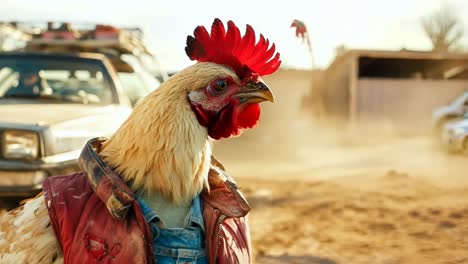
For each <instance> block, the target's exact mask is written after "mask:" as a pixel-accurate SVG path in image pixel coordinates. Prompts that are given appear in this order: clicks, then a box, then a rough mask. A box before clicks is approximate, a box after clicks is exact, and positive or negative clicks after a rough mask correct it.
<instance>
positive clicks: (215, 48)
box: [185, 18, 281, 79]
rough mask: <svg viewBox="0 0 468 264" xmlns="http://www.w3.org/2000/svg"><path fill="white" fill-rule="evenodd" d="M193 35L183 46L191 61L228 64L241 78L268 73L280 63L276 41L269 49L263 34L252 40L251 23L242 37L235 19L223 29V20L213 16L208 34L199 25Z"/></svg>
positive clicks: (253, 34) (253, 35) (253, 37)
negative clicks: (256, 40)
mask: <svg viewBox="0 0 468 264" xmlns="http://www.w3.org/2000/svg"><path fill="white" fill-rule="evenodd" d="M193 35H194V37H192V36H187V46H186V47H185V52H187V55H188V56H189V58H190V59H191V60H197V61H199V62H214V63H218V64H223V65H226V66H229V67H231V68H232V69H233V70H234V71H235V72H236V73H237V75H238V76H239V78H241V79H245V78H251V77H253V76H263V75H267V74H271V73H273V72H275V71H276V70H277V69H278V67H279V66H280V64H281V61H280V60H279V57H280V54H279V53H276V55H275V44H273V45H272V46H271V47H270V48H268V47H269V45H270V43H269V41H268V39H265V38H264V37H263V35H260V39H259V41H258V42H257V43H255V31H254V30H253V28H252V27H251V26H250V25H247V28H246V31H245V35H244V36H243V37H241V34H240V31H239V28H238V27H237V26H236V25H235V24H234V22H232V21H231V20H229V22H228V29H227V32H226V31H225V29H224V25H223V22H221V20H219V19H218V18H216V19H215V20H214V22H213V25H212V26H211V34H209V33H208V31H207V30H206V28H205V27H204V26H198V27H197V28H196V29H195V31H194V32H193ZM273 55H274V57H273ZM272 57H273V58H272Z"/></svg>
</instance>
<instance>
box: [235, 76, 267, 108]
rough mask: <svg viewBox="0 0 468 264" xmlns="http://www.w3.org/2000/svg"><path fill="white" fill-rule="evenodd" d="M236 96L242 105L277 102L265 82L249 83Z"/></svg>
mask: <svg viewBox="0 0 468 264" xmlns="http://www.w3.org/2000/svg"><path fill="white" fill-rule="evenodd" d="M234 96H235V97H237V98H239V102H240V103H260V102H264V101H270V102H272V103H273V102H275V97H274V96H273V93H272V92H271V89H270V88H269V87H268V86H267V85H266V84H265V83H264V82H263V81H257V82H254V81H250V82H248V83H247V84H245V85H244V86H242V88H241V90H240V91H239V92H238V93H237V94H235V95H234Z"/></svg>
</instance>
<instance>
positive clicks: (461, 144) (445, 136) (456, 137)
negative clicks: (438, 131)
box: [442, 114, 468, 154]
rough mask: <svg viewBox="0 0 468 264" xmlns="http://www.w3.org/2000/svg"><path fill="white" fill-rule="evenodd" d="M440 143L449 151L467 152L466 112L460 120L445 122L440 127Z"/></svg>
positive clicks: (467, 123) (467, 125)
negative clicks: (441, 127)
mask: <svg viewBox="0 0 468 264" xmlns="http://www.w3.org/2000/svg"><path fill="white" fill-rule="evenodd" d="M442 143H443V144H444V146H445V147H447V149H449V150H450V151H454V152H463V153H467V154H468V114H465V115H464V118H463V120H461V121H454V122H448V123H446V124H445V126H444V127H443V129H442Z"/></svg>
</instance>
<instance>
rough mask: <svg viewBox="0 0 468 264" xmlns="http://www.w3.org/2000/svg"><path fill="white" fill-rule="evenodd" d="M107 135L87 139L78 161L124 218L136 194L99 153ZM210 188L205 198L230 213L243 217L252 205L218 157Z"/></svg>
mask: <svg viewBox="0 0 468 264" xmlns="http://www.w3.org/2000/svg"><path fill="white" fill-rule="evenodd" d="M104 141H106V138H102V137H101V138H93V139H91V140H89V141H88V143H86V145H85V147H84V148H83V151H82V152H81V155H80V157H79V159H78V164H79V166H80V168H81V170H82V171H83V172H84V173H86V175H87V177H88V181H89V183H90V185H91V187H92V188H93V190H94V192H95V193H96V195H97V196H98V197H99V199H101V200H102V201H103V202H104V204H106V207H107V209H108V210H109V212H110V213H111V215H112V216H113V217H114V218H117V219H123V218H125V216H126V215H127V213H128V210H129V209H130V207H131V205H132V203H133V202H134V201H135V195H134V193H133V192H132V190H131V189H130V188H129V187H128V186H127V185H126V184H125V182H124V181H123V180H122V179H121V178H120V177H119V176H118V174H117V173H116V172H115V171H114V170H112V169H111V168H110V167H109V166H108V165H107V163H106V162H105V161H104V160H102V159H101V158H100V157H99V155H98V153H99V151H100V149H101V146H102V143H103V142H104ZM208 183H209V185H210V190H209V191H208V190H204V191H203V193H202V199H203V201H204V202H206V203H208V204H209V205H210V206H211V207H213V208H216V209H218V210H219V211H220V212H221V213H222V214H223V215H225V216H227V217H242V216H245V215H246V214H247V213H248V212H249V211H250V206H249V204H248V203H247V201H246V199H245V198H244V196H243V195H242V194H241V193H240V192H239V190H238V188H237V186H236V184H235V182H234V180H233V179H232V178H231V177H229V176H228V175H227V174H226V173H225V172H224V167H223V165H221V163H219V162H218V161H217V160H216V159H215V158H214V157H212V159H211V169H210V171H209V175H208Z"/></svg>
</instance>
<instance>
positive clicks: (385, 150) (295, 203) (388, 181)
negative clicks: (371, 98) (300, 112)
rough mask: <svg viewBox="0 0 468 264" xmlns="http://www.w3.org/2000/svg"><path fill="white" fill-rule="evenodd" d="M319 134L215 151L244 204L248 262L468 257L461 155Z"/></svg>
mask: <svg viewBox="0 0 468 264" xmlns="http://www.w3.org/2000/svg"><path fill="white" fill-rule="evenodd" d="M314 131H315V133H314ZM318 131H320V129H319V128H316V129H311V130H309V129H305V130H303V131H302V132H295V133H293V134H289V135H287V139H286V140H283V142H284V144H281V142H280V143H272V142H268V140H266V141H265V140H264V141H262V140H251V141H249V140H241V139H239V140H237V141H236V140H233V141H228V142H226V143H222V144H220V146H219V147H217V149H215V153H217V154H218V158H220V159H221V160H222V161H224V163H225V165H226V166H227V167H228V168H230V172H231V174H233V175H236V179H237V180H238V185H239V186H240V188H241V189H242V190H243V191H244V193H245V194H246V196H247V197H248V199H249V200H250V202H251V205H252V208H253V209H252V211H251V214H250V222H251V226H252V237H253V246H254V249H255V254H256V263H272V264H273V263H275V264H276V263H301V264H302V263H304V264H305V263H323V264H325V263H326V264H329V263H330V264H331V263H375V264H380V263H381V264H393V263H468V202H467V201H468V176H467V174H466V169H467V168H468V165H467V162H466V161H467V158H468V157H465V156H462V155H456V154H448V153H447V152H445V151H443V150H442V149H440V147H439V146H438V145H437V144H435V143H434V140H433V139H432V138H429V137H397V138H393V137H389V136H387V135H384V134H382V133H380V132H379V133H377V132H375V131H374V132H372V131H368V132H360V133H356V134H353V135H349V134H345V133H335V134H334V133H333V132H330V133H323V131H322V132H318ZM306 132H307V133H306ZM304 135H306V136H304ZM278 138H279V140H280V141H281V137H277V136H275V137H274V138H273V139H272V141H274V140H275V139H278ZM234 144H235V145H237V146H242V147H236V148H233V146H234ZM233 149H235V150H236V151H233Z"/></svg>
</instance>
